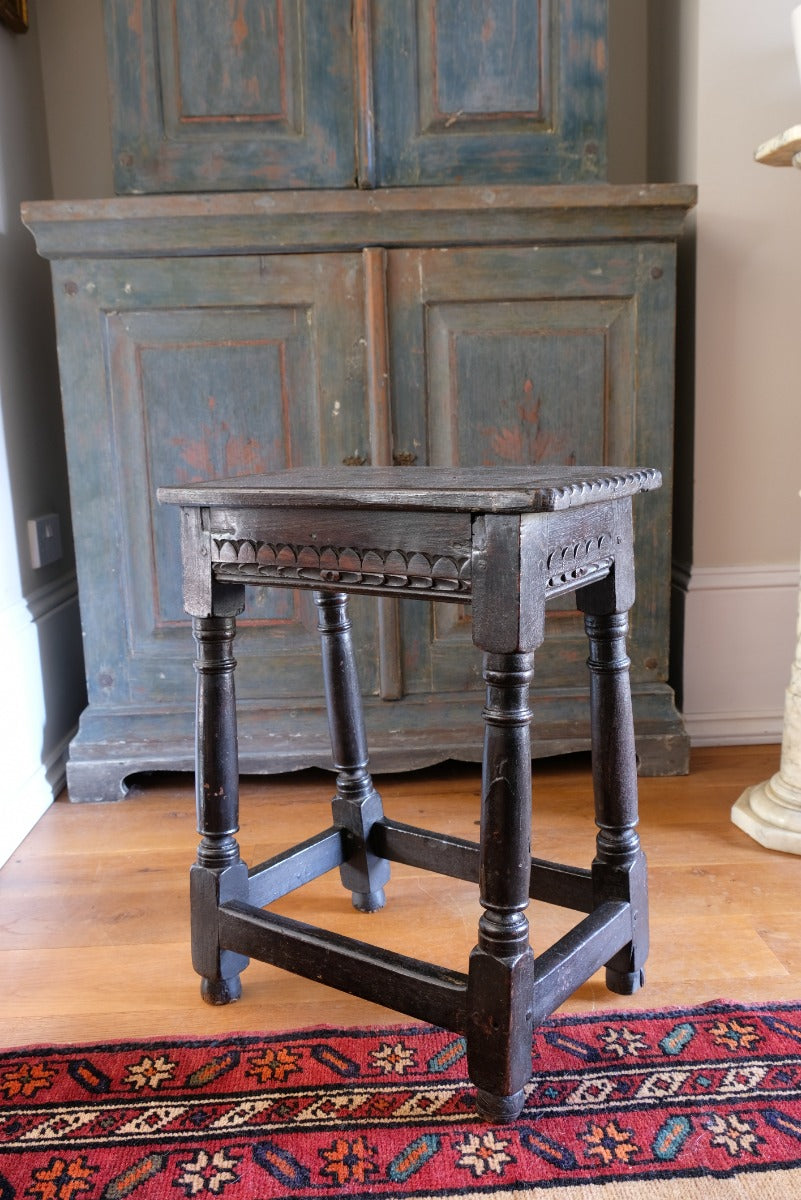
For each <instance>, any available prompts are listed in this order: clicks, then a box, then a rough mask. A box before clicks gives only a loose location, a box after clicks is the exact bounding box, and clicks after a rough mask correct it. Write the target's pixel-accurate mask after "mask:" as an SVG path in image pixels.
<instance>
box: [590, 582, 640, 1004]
mask: <svg viewBox="0 0 801 1200" xmlns="http://www.w3.org/2000/svg"><path fill="white" fill-rule="evenodd" d="M580 595H581V594H580ZM579 603H581V600H579ZM584 625H585V628H586V631H587V637H588V638H589V643H590V656H589V659H588V660H587V663H588V666H589V670H590V706H591V714H592V772H593V786H594V791H595V814H596V815H595V820H596V824H597V826H598V837H597V853H596V858H595V861H594V862H593V886H594V894H595V903H596V904H599V903H601V902H602V901H604V900H611V899H621V900H628V901H629V903H630V904H631V909H632V940H631V943H630V945H629V946H627V947H625V948H624V949H623V950H621V951H620V953H618V954H616V955H615V957H614V958H613V959H612V960H611V961H610V962H609V963H608V964H607V968H606V983H607V987H608V988H609V989H610V990H611V991H613V992H619V993H620V994H621V995H624V996H628V995H631V994H632V993H633V992H636V991H637V990H638V989H639V988H640V986H641V985H642V983H643V979H644V974H643V964H644V963H645V959H646V957H647V954H648V886H647V878H646V866H645V855H644V854H643V852H642V850H641V849H640V839H639V837H638V835H637V830H636V825H637V819H638V813H637V756H636V751H635V745H634V721H633V717H632V710H631V689H630V685H629V659H628V655H627V653H626V632H627V630H628V614H627V613H625V612H617V613H605V614H597V613H595V614H594V613H590V612H587V611H586V610H585V616H584Z"/></svg>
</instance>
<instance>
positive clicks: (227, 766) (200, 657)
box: [190, 616, 248, 1004]
mask: <svg viewBox="0 0 801 1200" xmlns="http://www.w3.org/2000/svg"><path fill="white" fill-rule="evenodd" d="M192 632H193V634H194V637H195V641H196V643H197V659H196V661H195V671H196V672H197V695H196V700H197V708H196V718H197V723H196V741H195V788H196V799H197V824H198V833H199V834H200V836H201V841H200V845H199V846H198V851H197V863H196V865H195V866H193V867H192V870H191V874H190V897H191V915H192V963H193V966H194V968H195V970H196V971H197V972H198V974H199V975H200V976H201V977H202V982H201V986H200V992H201V995H202V997H203V999H204V1000H206V1001H207V1002H208V1003H209V1004H228V1003H229V1002H230V1001H232V1000H238V999H239V997H240V995H241V993H242V985H241V982H240V979H239V972H240V971H242V970H244V968H245V967H246V966H247V964H248V959H247V958H245V957H244V956H243V955H241V954H235V953H233V952H232V951H230V950H222V949H221V948H220V944H219V938H218V935H217V927H218V921H217V909H218V906H219V905H220V904H221V903H224V902H225V901H227V900H232V899H240V900H247V898H248V872H247V867H246V866H245V864H244V863H243V862H242V861H241V859H240V857H239V846H238V844H237V841H236V836H235V835H236V833H237V830H238V828H239V760H238V753H237V737H236V701H235V695H234V668H235V666H236V660H235V658H234V656H233V641H234V635H235V633H236V620H235V618H234V617H232V616H225V617H195V618H193V621H192Z"/></svg>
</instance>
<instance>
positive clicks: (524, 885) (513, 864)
mask: <svg viewBox="0 0 801 1200" xmlns="http://www.w3.org/2000/svg"><path fill="white" fill-rule="evenodd" d="M533 659H534V656H533V655H532V654H485V656H484V679H485V681H486V684H487V701H486V707H485V709H484V763H483V777H482V802H481V852H480V867H479V888H480V901H481V905H482V907H483V908H484V910H485V911H484V913H483V915H482V916H481V919H480V921H479V925H478V944H477V946H476V948H475V949H474V950H473V952H472V954H471V956H470V967H469V975H468V994H467V1009H468V1030H467V1054H468V1071H469V1074H470V1078H471V1080H472V1082H473V1083H474V1084H475V1086H476V1087H477V1088H478V1097H477V1107H478V1111H479V1113H480V1114H481V1115H482V1116H483V1117H485V1118H487V1119H488V1120H491V1121H512V1120H514V1119H515V1117H516V1116H517V1115H518V1114H519V1112H520V1110H521V1109H522V1107H523V1103H524V1101H525V1091H524V1088H525V1085H526V1083H528V1081H529V1079H530V1078H531V1035H532V999H533V980H534V974H533V972H534V956H533V954H532V951H531V947H530V945H529V939H528V920H527V918H526V915H525V914H526V908H527V907H528V894H529V885H530V876H531V747H530V734H529V725H530V722H531V712H530V709H529V705H528V689H529V684H530V682H531V678H532V674H533Z"/></svg>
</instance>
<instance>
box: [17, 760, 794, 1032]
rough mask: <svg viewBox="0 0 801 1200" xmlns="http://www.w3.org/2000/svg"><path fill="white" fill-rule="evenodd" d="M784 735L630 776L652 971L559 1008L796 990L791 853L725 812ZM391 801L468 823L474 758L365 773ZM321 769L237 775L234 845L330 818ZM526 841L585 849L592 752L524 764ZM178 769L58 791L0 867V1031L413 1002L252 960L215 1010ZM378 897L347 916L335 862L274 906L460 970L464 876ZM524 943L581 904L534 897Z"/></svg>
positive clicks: (150, 1025)
mask: <svg viewBox="0 0 801 1200" xmlns="http://www.w3.org/2000/svg"><path fill="white" fill-rule="evenodd" d="M778 762H779V747H778V746H747V747H733V748H721V747H716V748H706V749H698V750H696V751H695V752H694V753H693V755H692V765H691V772H690V774H689V776H686V777H683V778H668V779H643V780H641V781H640V814H641V822H640V832H641V836H642V841H643V845H644V847H645V849H646V853H647V855H648V860H649V866H650V885H651V931H652V941H651V956H650V959H649V963H648V967H647V972H646V974H647V984H646V987H645V988H644V989H643V990H642V991H641V992H640V993H639V994H638V995H636V996H634V997H627V998H625V999H623V998H621V997H619V996H612V995H610V994H609V993H608V992H607V991H606V989H605V988H604V986H603V982H602V977H601V975H600V974H599V975H598V976H596V977H594V978H593V979H591V980H590V981H589V982H588V983H586V984H585V985H584V986H583V987H581V988H580V989H579V991H577V992H576V993H575V994H574V995H573V996H572V997H571V998H570V1000H568V1001H567V1003H566V1004H565V1005H564V1010H569V1009H570V1010H585V1011H586V1010H590V1009H600V1008H610V1007H611V1008H621V1007H624V1008H630V1007H635V1006H643V1007H657V1006H662V1005H669V1004H685V1003H695V1002H702V1001H705V1000H711V999H716V998H726V999H731V1000H742V1001H751V1000H767V999H774V1000H780V999H801V941H800V940H799V937H798V932H799V926H801V902H800V901H801V887H800V886H799V884H801V859H799V858H797V857H795V856H793V855H788V854H781V853H777V852H773V851H769V850H765V849H763V848H762V847H761V846H759V845H757V844H756V843H755V842H753V841H751V839H750V838H748V837H747V836H746V835H745V834H743V833H742V832H741V831H740V830H738V829H737V828H735V827H734V826H733V825H732V824H731V822H730V819H729V812H730V808H731V805H732V803H733V802H734V801H735V800H737V798H738V797H739V795H740V794H741V792H742V791H743V790H744V788H746V787H748V786H749V785H751V784H754V783H758V782H760V781H761V780H763V779H767V778H769V777H770V776H771V775H772V774H773V773H774V772H775V771H776V770H777V768H778ZM378 785H379V790H380V791H381V793H382V795H383V798H384V806H385V809H386V811H387V812H388V814H389V815H391V816H392V817H394V818H395V819H397V820H400V821H405V822H407V823H409V824H416V825H423V826H426V827H428V828H431V829H437V830H442V831H445V832H448V833H452V834H456V835H458V836H462V837H468V838H475V837H476V835H477V823H478V817H479V796H480V774H479V768H478V767H475V766H468V765H464V764H454V763H449V764H445V765H443V766H440V767H436V768H432V769H430V770H427V771H418V772H410V773H409V774H406V775H394V776H393V775H387V776H383V777H380V778H379V780H378ZM331 786H332V785H331V778H330V776H328V775H326V774H325V773H323V772H319V771H315V772H302V773H299V774H295V775H285V776H280V777H273V778H260V779H255V778H250V779H247V780H244V781H243V786H242V828H241V834H240V841H241V844H242V848H243V855H244V857H245V858H246V860H247V861H248V862H249V863H251V864H253V863H256V862H259V861H262V860H263V859H265V858H267V857H269V856H270V855H271V854H274V853H275V852H277V851H278V850H280V849H283V848H285V847H286V846H288V845H290V844H292V843H294V842H296V841H300V840H302V839H304V838H305V837H307V836H309V835H311V834H312V833H316V832H319V831H320V830H322V829H323V828H325V827H327V826H328V824H329V823H330V817H329V810H328V801H329V798H330V795H331ZM534 786H535V801H534V846H533V851H534V853H535V854H536V855H537V856H538V857H541V858H548V859H553V860H556V861H562V862H569V863H572V864H574V865H578V866H587V865H589V862H590V859H591V857H592V852H593V835H594V825H593V819H592V788H591V780H590V771H589V764H588V760H587V758H586V757H585V756H577V757H573V758H567V759H560V760H553V761H545V762H540V763H536V764H535V766H534ZM195 841H196V835H195V832H194V811H193V797H192V788H191V780H190V779H189V777H188V776H172V777H163V778H161V779H154V780H149V781H147V782H146V783H140V784H137V786H136V788H135V789H134V790H132V792H131V793H130V794H129V796H128V797H127V798H126V799H125V800H124V801H119V802H116V803H110V804H98V805H72V804H69V803H68V802H66V801H65V802H58V803H56V804H54V805H53V806H52V807H51V808H50V810H49V811H48V812H47V813H46V814H45V816H44V817H43V818H42V820H41V821H40V822H39V824H38V825H37V826H36V828H35V829H34V830H33V831H32V832H31V833H30V834H29V836H28V837H27V838H26V840H25V841H24V842H23V844H22V846H20V848H19V849H18V850H17V851H16V852H15V854H14V855H13V856H12V858H11V859H10V860H9V861H8V863H6V865H5V866H4V867H3V868H2V869H0V997H2V999H1V1000H0V1008H1V1011H0V1044H2V1045H3V1046H6V1047H8V1046H14V1045H23V1044H31V1043H41V1042H68V1041H79V1040H97V1039H104V1038H109V1037H132V1036H142V1037H147V1036H152V1035H159V1034H172V1033H179V1034H186V1035H197V1034H210V1035H213V1034H219V1033H225V1032H229V1031H233V1030H262V1031H269V1030H280V1029H288V1028H301V1027H303V1026H308V1025H314V1024H319V1023H325V1024H336V1025H369V1024H374V1023H379V1022H385V1023H386V1022H390V1023H398V1022H403V1021H407V1020H408V1018H406V1017H404V1016H402V1015H398V1014H397V1013H393V1012H390V1011H389V1010H387V1009H382V1008H379V1007H377V1006H376V1005H373V1004H369V1003H367V1002H365V1001H363V1000H360V999H357V998H355V997H350V996H346V995H343V994H340V993H338V992H335V991H333V990H331V989H329V988H326V987H323V986H322V985H319V984H315V983H310V982H308V981H306V980H303V979H300V978H298V977H295V976H293V975H289V974H287V973H285V972H282V971H279V970H278V969H276V968H273V967H269V966H266V965H264V964H261V963H256V962H254V963H251V965H250V966H249V968H248V969H247V971H246V972H245V974H244V976H243V983H244V994H243V997H242V999H241V1000H240V1001H239V1003H238V1004H236V1005H234V1006H229V1007H224V1008H210V1007H209V1006H207V1005H205V1004H204V1003H203V1002H202V1001H201V1000H200V996H199V992H198V982H197V979H196V977H195V975H194V973H193V971H192V967H191V964H190V961H189V949H188V947H189V921H188V905H187V868H188V865H189V863H190V862H191V860H192V858H193V854H194V845H195ZM387 896H388V903H387V907H386V908H385V909H384V910H383V911H382V912H381V913H378V914H374V915H370V916H366V915H364V914H359V913H356V912H354V911H353V910H352V909H351V907H350V903H349V897H348V895H347V894H346V893H345V892H344V891H343V890H342V888H341V886H340V884H339V880H338V874H337V872H333V873H332V874H331V875H329V876H326V877H324V878H323V879H321V880H318V881H316V882H315V883H313V884H310V885H308V886H307V887H305V888H303V889H301V890H300V891H299V892H296V893H294V894H293V895H292V896H289V897H286V898H285V899H284V900H283V901H281V902H280V905H277V906H276V907H277V908H279V909H280V911H283V912H286V913H290V914H292V915H295V916H298V917H299V918H300V919H302V920H308V921H311V922H313V923H316V924H320V925H324V926H327V927H329V928H331V929H336V930H338V931H340V932H342V933H345V934H348V935H350V936H352V937H362V938H364V939H365V940H369V941H373V942H377V943H380V944H383V945H385V946H387V947H389V948H392V949H397V950H402V951H403V952H405V953H412V954H414V955H416V956H417V957H419V958H426V959H429V960H431V961H433V962H439V963H441V964H442V965H445V966H450V967H455V968H457V969H459V970H465V969H466V961H467V955H468V954H469V951H470V949H471V947H472V946H473V944H474V941H475V928H476V922H477V919H478V915H479V911H480V910H479V906H478V902H477V898H476V893H475V888H474V887H473V886H472V885H470V884H466V883H465V884H463V883H460V882H459V881H456V880H452V879H444V878H441V877H439V876H435V875H431V874H427V873H425V872H420V871H415V870H413V869H411V868H408V867H403V866H398V865H395V866H393V878H392V880H391V882H390V884H389V886H388V888H387ZM529 916H530V920H531V928H532V942H533V945H534V949H535V952H540V951H541V950H542V949H544V948H546V947H547V946H548V945H550V943H551V942H552V941H554V940H555V938H556V937H557V936H558V935H559V934H560V933H562V932H564V931H565V930H566V929H568V928H569V927H570V926H571V925H572V924H574V923H575V921H576V920H577V919H578V918H577V916H576V915H575V914H571V913H566V912H564V911H563V910H558V909H553V908H551V907H549V906H546V905H542V904H532V906H531V909H530V911H529Z"/></svg>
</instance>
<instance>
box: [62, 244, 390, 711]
mask: <svg viewBox="0 0 801 1200" xmlns="http://www.w3.org/2000/svg"><path fill="white" fill-rule="evenodd" d="M54 269H55V272H56V288H57V293H58V294H60V297H61V299H60V312H59V323H60V331H61V337H62V347H63V353H62V379H63V390H64V405H65V426H66V431H67V438H68V457H69V461H70V465H71V472H72V474H71V481H70V482H71V489H72V500H73V513H74V521H75V529H76V552H77V557H78V570H79V586H80V596H81V610H82V619H83V624H84V630H85V636H86V650H87V678H88V686H89V693H90V702H91V703H92V704H94V705H101V706H102V705H106V706H113V705H126V704H127V705H130V704H132V703H133V704H136V703H140V704H141V705H143V706H151V707H152V706H154V705H158V704H168V705H181V704H184V705H186V704H189V705H191V701H192V696H193V689H194V683H193V673H192V641H191V637H190V636H189V629H188V624H187V622H186V620H185V619H184V617H183V607H182V602H181V571H180V535H179V513H178V511H177V510H176V509H175V508H174V507H172V506H160V505H159V504H158V503H157V502H156V498H155V491H156V488H157V487H158V486H159V485H160V484H163V483H168V482H169V483H176V482H178V483H180V482H181V481H191V480H199V479H208V478H215V477H220V476H227V475H232V474H248V473H252V472H260V471H269V470H273V469H276V468H282V467H285V466H290V465H315V464H334V463H341V462H342V461H343V460H346V459H352V458H355V459H357V460H361V459H364V458H365V457H366V454H367V448H366V445H365V437H366V430H367V416H366V413H365V404H366V400H365V368H364V341H365V339H364V307H363V282H362V280H363V270H362V261H361V257H360V256H359V255H348V254H341V255H305V256H286V257H280V256H278V257H274V258H258V257H255V256H254V257H238V258H234V257H231V258H213V257H212V258H206V259H172V260H170V259H163V260H159V261H155V260H146V259H138V260H132V261H119V260H116V261H115V260H111V261H105V262H103V261H98V262H94V263H93V262H84V263H69V262H67V263H63V262H59V263H56V264H55V266H54ZM247 600H248V605H247V609H246V612H245V614H244V616H243V618H242V619H241V620H240V622H239V632H238V634H237V645H238V646H240V647H241V654H240V655H239V661H240V666H239V669H238V671H237V693H238V695H239V697H240V698H241V699H242V700H243V701H245V702H247V701H248V700H257V699H259V698H263V697H270V698H272V699H281V698H287V697H289V698H291V697H302V696H318V695H319V693H320V690H321V676H320V663H319V640H318V635H317V632H316V615H315V613H314V605H313V603H312V601H311V597H310V595H309V594H307V593H294V592H292V591H286V590H284V589H266V588H251V589H248V592H247ZM354 607H355V606H354ZM374 626H375V617H374V614H373V612H372V606H370V605H369V604H365V605H364V608H363V610H362V609H361V608H360V611H359V620H358V628H359V633H360V637H361V639H362V646H363V649H364V651H365V653H363V654H362V669H363V677H364V682H365V687H366V689H367V690H374V688H375V686H376V676H377V668H376V647H375V628H374Z"/></svg>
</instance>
